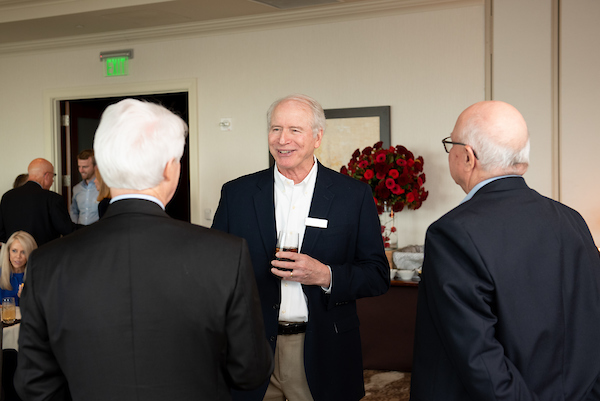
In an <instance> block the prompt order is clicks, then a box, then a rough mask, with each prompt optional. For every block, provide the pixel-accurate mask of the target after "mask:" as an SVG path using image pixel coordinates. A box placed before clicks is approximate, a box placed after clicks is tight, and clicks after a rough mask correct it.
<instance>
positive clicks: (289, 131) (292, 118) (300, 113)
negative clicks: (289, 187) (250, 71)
mask: <svg viewBox="0 0 600 401" xmlns="http://www.w3.org/2000/svg"><path fill="white" fill-rule="evenodd" d="M322 137H323V132H322V131H319V132H318V133H317V135H316V136H314V135H313V130H312V113H311V111H310V109H309V107H308V106H307V105H304V104H303V103H300V102H298V101H295V100H287V101H284V102H282V103H280V104H279V105H277V107H276V108H275V110H273V113H272V115H271V126H270V128H269V150H270V152H271V155H272V156H273V158H274V159H275V162H276V163H277V168H278V169H279V172H280V173H281V174H283V175H284V176H285V177H287V178H289V179H291V180H294V182H295V183H299V182H301V181H302V180H303V179H304V178H305V177H306V175H308V173H309V172H310V169H311V168H312V166H313V163H314V156H313V155H314V152H315V149H317V148H318V147H319V146H320V145H321V138H322Z"/></svg>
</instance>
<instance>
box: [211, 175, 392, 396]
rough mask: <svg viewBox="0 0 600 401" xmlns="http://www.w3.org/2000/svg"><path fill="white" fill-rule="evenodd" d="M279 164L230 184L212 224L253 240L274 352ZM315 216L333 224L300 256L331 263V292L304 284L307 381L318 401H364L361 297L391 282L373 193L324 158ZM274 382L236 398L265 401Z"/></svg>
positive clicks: (313, 232)
mask: <svg viewBox="0 0 600 401" xmlns="http://www.w3.org/2000/svg"><path fill="white" fill-rule="evenodd" d="M273 169H274V168H273V167H271V168H270V169H267V170H263V171H260V172H258V173H254V174H251V175H247V176H244V177H241V178H238V179H236V180H233V181H231V182H228V183H226V184H225V185H224V186H223V189H222V192H221V200H220V202H219V207H218V209H217V212H216V214H215V218H214V222H213V228H217V229H219V230H223V231H226V232H229V233H232V234H235V235H238V236H241V237H243V238H245V239H246V241H248V247H249V249H250V254H251V258H252V265H253V267H254V273H255V276H256V281H257V284H258V288H259V293H260V298H261V304H262V311H263V316H264V322H265V331H266V336H267V339H268V340H269V342H270V343H271V346H272V348H273V350H274V349H275V344H276V341H277V325H278V318H279V305H280V300H281V288H280V279H279V278H277V277H276V276H274V275H273V274H272V273H271V271H270V269H271V261H272V260H273V258H274V254H275V243H276V236H277V235H276V225H275V205H274V170H273ZM309 217H313V218H318V219H325V220H327V222H328V225H327V228H326V229H323V228H316V227H306V231H305V234H304V240H303V243H302V249H301V253H304V254H307V255H309V256H311V257H313V258H315V259H317V260H319V261H320V262H322V263H324V264H327V265H329V266H330V267H331V270H332V291H331V294H330V295H327V294H325V292H324V291H323V290H322V289H321V287H319V286H303V290H304V293H305V294H306V297H307V298H308V310H309V320H308V326H307V331H306V337H305V352H304V364H305V370H306V376H307V380H308V385H309V387H310V390H311V393H312V395H313V398H314V399H315V401H332V400H340V401H341V400H343V401H352V400H359V399H360V398H362V397H363V395H364V384H363V368H362V354H361V345H360V334H359V320H358V315H357V313H356V300H357V299H358V298H362V297H369V296H375V295H380V294H383V293H385V292H386V291H387V290H388V289H389V285H390V276H389V269H390V268H389V264H388V262H387V258H386V256H385V250H384V247H383V241H382V239H381V229H380V223H379V218H378V216H377V210H376V207H375V203H374V202H373V195H372V192H371V190H370V188H369V187H368V185H366V184H364V183H362V182H360V181H358V180H355V179H353V178H350V177H348V176H344V175H342V174H340V173H336V172H334V171H333V170H330V169H328V168H326V167H324V166H323V165H321V164H320V163H319V166H318V170H317V179H316V184H315V191H314V194H313V200H312V203H311V207H310V211H309ZM267 385H268V382H265V384H264V385H263V387H262V388H260V389H259V390H257V391H254V392H246V393H238V394H235V395H234V399H240V400H262V398H263V395H264V393H265V391H266V388H267Z"/></svg>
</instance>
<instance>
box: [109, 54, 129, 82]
mask: <svg viewBox="0 0 600 401" xmlns="http://www.w3.org/2000/svg"><path fill="white" fill-rule="evenodd" d="M122 75H129V57H107V58H106V76H107V77H119V76H122Z"/></svg>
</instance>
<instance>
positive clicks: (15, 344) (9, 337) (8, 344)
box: [2, 306, 21, 351]
mask: <svg viewBox="0 0 600 401" xmlns="http://www.w3.org/2000/svg"><path fill="white" fill-rule="evenodd" d="M17 319H21V308H19V307H18V306H17ZM20 329H21V323H17V324H14V325H12V326H9V327H5V328H3V329H2V349H16V350H17V351H18V350H19V330H20Z"/></svg>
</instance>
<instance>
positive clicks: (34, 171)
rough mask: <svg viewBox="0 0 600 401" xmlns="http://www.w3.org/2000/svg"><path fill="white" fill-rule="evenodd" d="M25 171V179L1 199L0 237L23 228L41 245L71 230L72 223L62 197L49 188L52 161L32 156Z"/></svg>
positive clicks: (52, 177) (3, 237)
mask: <svg viewBox="0 0 600 401" xmlns="http://www.w3.org/2000/svg"><path fill="white" fill-rule="evenodd" d="M27 173H28V174H29V179H28V181H27V182H26V183H25V184H24V185H23V186H21V187H18V188H14V189H11V190H10V191H8V192H7V193H5V194H4V195H3V196H2V201H0V241H1V242H5V241H6V240H7V238H8V237H10V236H11V235H12V233H14V232H15V231H19V230H23V231H26V232H28V233H29V234H31V235H32V236H33V238H35V241H36V243H37V245H38V246H41V245H43V244H45V243H46V242H49V241H51V240H53V239H56V238H59V237H60V236H61V235H67V234H69V233H71V232H72V231H73V223H72V222H71V218H70V217H69V212H68V210H67V205H66V203H65V201H64V199H63V197H62V196H60V195H59V194H57V193H56V192H52V191H50V190H49V189H50V187H51V186H52V184H53V183H54V177H55V176H56V173H55V172H54V167H53V166H52V163H50V162H49V161H48V160H46V159H41V158H39V159H35V160H33V161H32V162H31V163H29V167H28V168H27Z"/></svg>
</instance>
